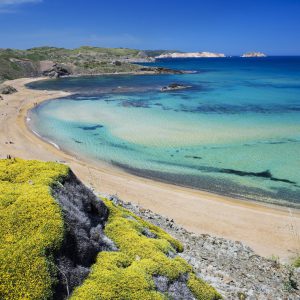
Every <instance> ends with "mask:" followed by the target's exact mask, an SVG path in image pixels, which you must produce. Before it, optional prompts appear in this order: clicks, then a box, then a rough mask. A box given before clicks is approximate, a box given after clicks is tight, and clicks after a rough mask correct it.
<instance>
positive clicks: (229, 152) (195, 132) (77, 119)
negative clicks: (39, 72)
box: [30, 57, 300, 207]
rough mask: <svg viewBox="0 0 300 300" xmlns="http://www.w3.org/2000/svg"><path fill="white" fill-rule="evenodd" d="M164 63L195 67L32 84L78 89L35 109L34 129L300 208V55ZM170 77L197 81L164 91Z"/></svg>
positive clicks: (192, 181)
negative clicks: (155, 73)
mask: <svg viewBox="0 0 300 300" xmlns="http://www.w3.org/2000/svg"><path fill="white" fill-rule="evenodd" d="M158 64H159V65H163V66H165V67H172V68H178V69H185V70H194V71H197V73H196V74H185V75H161V76H151V75H149V76H102V77H82V78H66V79H59V80H47V81H43V82H37V83H33V84H31V85H30V87H32V88H39V89H62V90H68V91H73V92H75V93H76V95H75V96H72V97H69V98H65V99H59V100H56V101H48V102H45V103H43V104H42V105H40V106H38V107H37V108H35V109H34V110H33V111H32V112H31V122H30V126H31V127H32V128H33V129H34V131H36V132H37V133H39V134H40V135H41V136H43V137H44V138H46V139H48V140H51V141H53V142H54V143H56V144H57V145H59V147H61V148H63V149H65V150H67V151H70V152H72V153H74V154H76V155H79V156H83V157H88V158H92V159H95V160H104V161H106V162H110V163H112V164H114V165H116V166H118V167H121V168H123V169H125V170H127V171H128V172H131V173H133V174H137V175H139V176H145V177H151V178H156V179H159V180H162V181H168V182H173V183H176V184H179V185H185V186H190V187H194V188H199V189H204V190H209V191H213V192H217V193H221V194H227V195H231V196H236V197H241V198H245V199H254V200H258V201H266V202H273V203H278V204H283V205H293V206H299V207H300V174H299V167H300V58H295V57H290V58H265V59H241V58H227V59H189V60H165V61H160V62H158ZM172 82H180V83H185V84H188V85H191V86H192V88H190V89H187V90H181V91H176V92H174V91H173V92H163V93H162V92H160V91H159V89H160V88H161V87H162V86H165V85H167V84H169V83H172Z"/></svg>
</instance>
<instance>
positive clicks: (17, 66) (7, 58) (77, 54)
mask: <svg viewBox="0 0 300 300" xmlns="http://www.w3.org/2000/svg"><path fill="white" fill-rule="evenodd" d="M146 57H148V56H147V55H146ZM141 58H145V54H144V52H141V51H139V50H135V49H127V48H98V47H87V46H85V47H80V48H77V49H65V48H56V47H38V48H31V49H27V50H17V49H0V82H1V80H6V79H15V78H21V77H36V76H40V75H42V74H43V71H45V65H46V66H48V67H49V68H51V66H52V65H54V64H61V65H62V66H63V67H66V68H67V69H68V70H69V71H70V72H71V73H72V74H96V73H111V72H132V71H136V70H138V69H139V68H140V66H138V65H136V64H132V63H131V61H134V60H136V59H141ZM118 62H119V63H118Z"/></svg>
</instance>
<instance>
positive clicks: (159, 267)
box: [71, 200, 220, 300]
mask: <svg viewBox="0 0 300 300" xmlns="http://www.w3.org/2000/svg"><path fill="white" fill-rule="evenodd" d="M105 204H106V205H107V206H108V208H109V211H110V214H109V220H108V224H107V226H106V229H105V233H106V235H107V236H108V237H109V238H111V239H112V240H113V241H114V242H115V243H116V245H117V247H118V249H119V251H117V252H101V253H100V254H99V255H98V258H97V262H96V263H95V264H94V266H93V268H92V271H91V273H90V276H89V277H88V278H87V279H86V280H85V281H84V283H83V285H82V286H80V287H78V288H77V289H76V290H75V292H74V293H73V296H72V297H71V299H72V300H80V299H88V298H89V299H107V300H109V299H132V300H134V299H136V300H138V299H144V300H147V299H149V300H150V299H151V300H152V299H153V300H154V299H167V296H166V295H164V294H162V293H160V292H158V291H157V289H156V288H155V284H154V280H153V278H154V276H165V277H167V278H168V279H169V280H170V281H171V282H172V281H174V280H176V279H178V278H179V277H180V276H181V275H184V274H187V275H188V277H189V279H188V281H187V284H188V287H189V288H190V289H191V290H192V292H193V293H194V296H195V297H196V298H197V299H206V300H210V299H220V295H219V294H218V293H217V292H216V291H215V290H214V289H213V288H212V287H211V286H209V285H208V284H206V283H205V282H203V281H202V280H199V279H198V278H197V277H196V276H195V275H194V274H193V271H192V268H191V267H190V266H189V265H188V263H187V262H186V261H185V260H183V259H182V258H180V257H179V256H175V257H174V254H175V253H176V252H177V251H182V250H183V247H182V245H181V244H180V243H179V242H178V241H177V240H175V239H174V238H172V237H171V236H170V235H168V234H167V233H165V232H164V231H163V230H161V229H160V228H158V227H156V226H154V225H152V224H150V223H148V222H145V221H143V220H142V219H140V218H138V217H137V216H135V215H134V214H132V213H131V212H129V211H127V210H125V209H123V208H122V207H119V206H116V205H114V204H113V203H112V202H110V201H108V200H106V201H105ZM172 257H174V258H172ZM100 286H101V288H99V287H100Z"/></svg>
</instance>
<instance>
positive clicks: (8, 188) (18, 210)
mask: <svg viewBox="0 0 300 300" xmlns="http://www.w3.org/2000/svg"><path fill="white" fill-rule="evenodd" d="M68 172H69V169H68V168H67V167H66V166H64V165H60V164H57V163H44V162H38V161H24V160H21V159H8V160H0V299H2V300H17V299H28V300H29V299H30V300H31V299H47V298H49V297H51V295H52V292H51V288H52V285H53V278H54V271H53V270H54V268H53V263H52V261H51V253H52V251H53V250H55V249H58V248H59V246H60V244H61V242H62V239H63V232H64V231H63V230H64V229H63V219H62V216H61V211H60V207H59V205H58V204H57V203H56V202H55V200H54V199H53V198H52V196H51V194H50V186H51V185H52V184H54V183H55V182H57V181H58V180H59V179H60V178H61V177H63V176H66V175H67V174H68Z"/></svg>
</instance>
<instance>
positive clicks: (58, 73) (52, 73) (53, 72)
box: [43, 64, 70, 78]
mask: <svg viewBox="0 0 300 300" xmlns="http://www.w3.org/2000/svg"><path fill="white" fill-rule="evenodd" d="M43 75H44V76H47V77H50V78H59V77H62V76H68V75H70V71H69V70H67V69H66V68H65V67H63V66H61V65H58V64H54V65H53V66H52V67H51V68H50V69H48V70H45V71H43Z"/></svg>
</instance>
